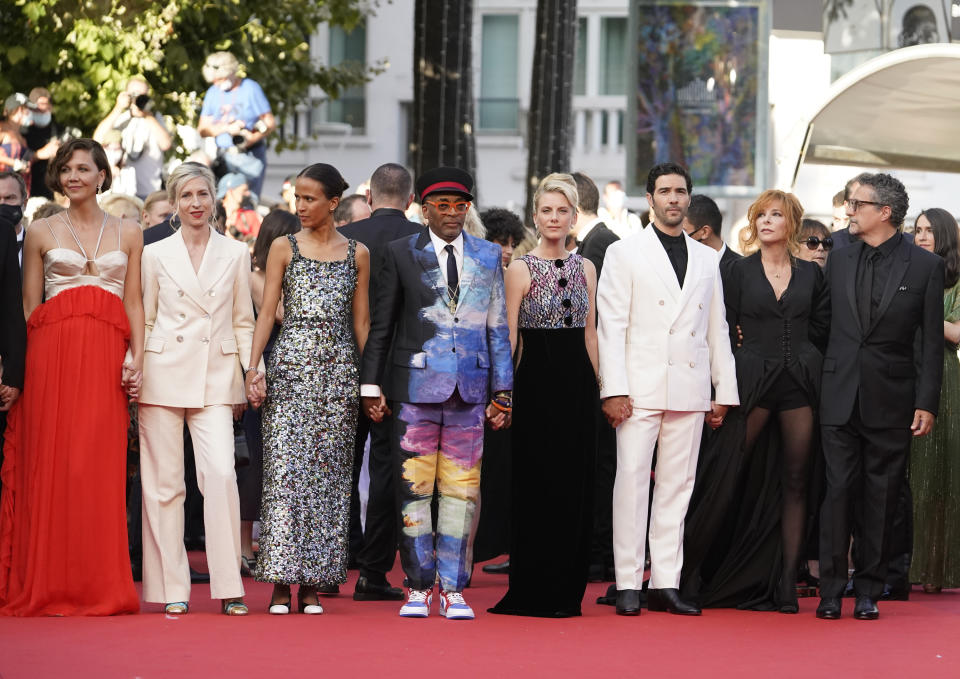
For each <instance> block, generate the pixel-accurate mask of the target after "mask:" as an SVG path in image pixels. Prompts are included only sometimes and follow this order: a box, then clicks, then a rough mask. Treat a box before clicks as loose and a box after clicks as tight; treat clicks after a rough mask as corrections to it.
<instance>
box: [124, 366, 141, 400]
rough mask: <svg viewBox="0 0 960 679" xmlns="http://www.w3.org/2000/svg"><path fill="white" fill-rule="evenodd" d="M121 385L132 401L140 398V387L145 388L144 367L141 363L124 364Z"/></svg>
mask: <svg viewBox="0 0 960 679" xmlns="http://www.w3.org/2000/svg"><path fill="white" fill-rule="evenodd" d="M120 385H121V386H122V387H123V390H124V391H125V392H126V394H127V396H128V397H129V399H130V400H131V401H136V400H137V399H138V398H140V387H142V386H143V367H142V364H141V361H136V360H134V361H127V362H125V363H124V364H123V370H122V371H121V378H120Z"/></svg>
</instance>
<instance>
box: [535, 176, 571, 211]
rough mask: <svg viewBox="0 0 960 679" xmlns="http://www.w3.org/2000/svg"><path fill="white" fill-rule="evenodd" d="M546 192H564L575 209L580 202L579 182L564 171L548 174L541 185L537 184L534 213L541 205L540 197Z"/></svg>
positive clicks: (564, 195)
mask: <svg viewBox="0 0 960 679" xmlns="http://www.w3.org/2000/svg"><path fill="white" fill-rule="evenodd" d="M546 193H560V194H563V197H564V198H566V199H567V202H568V203H570V207H572V208H573V209H574V210H576V209H577V205H578V204H579V203H580V196H579V195H578V194H577V182H576V181H575V180H574V178H573V176H571V175H569V174H566V173H564V172H554V173H552V174H548V175H547V176H546V177H544V178H543V180H541V182H540V185H539V186H537V191H536V193H534V194H533V211H534V213H536V211H537V208H538V207H539V205H540V199H541V198H542V197H543V195H544V194H546Z"/></svg>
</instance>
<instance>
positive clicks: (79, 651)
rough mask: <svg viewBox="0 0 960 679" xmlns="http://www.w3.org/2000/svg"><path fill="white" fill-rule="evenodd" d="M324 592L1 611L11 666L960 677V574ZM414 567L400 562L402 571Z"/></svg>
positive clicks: (380, 673)
mask: <svg viewBox="0 0 960 679" xmlns="http://www.w3.org/2000/svg"><path fill="white" fill-rule="evenodd" d="M350 575H351V582H349V583H347V585H346V586H345V587H342V588H341V589H342V591H343V592H344V594H341V595H339V596H336V597H324V598H322V603H323V606H324V609H325V610H326V613H325V614H324V615H322V616H315V617H311V618H307V617H305V616H302V615H296V614H291V615H289V616H286V617H278V616H270V615H267V614H266V612H265V611H266V608H267V602H268V600H269V596H270V589H271V588H270V586H268V585H263V584H260V583H256V582H254V581H253V580H249V579H246V580H245V581H244V582H245V585H246V586H247V602H248V604H250V608H251V613H252V614H251V615H250V616H249V617H247V618H227V617H225V616H222V615H219V613H218V610H219V609H218V602H214V601H211V600H210V599H209V598H207V597H208V596H209V588H208V587H207V586H205V585H198V586H195V587H194V595H193V601H192V602H191V612H190V614H189V615H187V616H184V617H182V618H167V617H165V616H164V615H163V614H162V613H160V612H159V611H160V610H161V608H160V606H159V605H154V604H147V605H144V606H143V609H142V611H141V613H140V614H139V615H133V616H125V617H114V618H40V619H37V618H33V619H11V618H0V677H2V679H21V678H27V677H29V678H31V679H32V678H36V677H40V678H43V677H64V676H69V677H97V678H98V679H111V678H113V677H143V678H144V679H150V678H153V677H164V678H166V677H227V676H231V677H237V679H244V678H247V677H250V678H260V677H280V676H316V677H343V678H347V677H391V678H392V677H417V678H418V679H423V678H424V677H434V676H435V677H437V678H438V679H447V677H456V678H457V679H461V678H463V677H490V678H491V679H507V678H508V677H524V679H533V678H535V677H547V676H550V677H556V676H561V677H605V676H609V677H611V678H613V677H622V676H643V677H651V678H654V677H655V678H657V679H660V678H664V677H711V678H712V677H746V678H752V677H804V679H810V678H811V677H816V676H824V675H829V676H836V677H843V678H844V679H854V678H859V677H871V678H880V677H905V678H906V679H921V678H922V679H933V678H936V677H950V678H952V679H956V678H957V677H960V590H953V591H949V592H946V593H943V594H940V595H927V594H923V593H922V592H920V591H919V590H915V591H914V593H913V598H912V599H911V601H909V602H890V603H881V606H880V616H881V617H880V620H878V621H875V622H863V621H857V620H853V618H852V617H851V614H852V612H853V602H852V601H851V600H845V601H844V605H845V608H844V616H845V617H844V618H843V619H842V620H839V621H826V620H817V619H815V618H814V615H813V611H814V608H815V607H816V602H817V600H816V599H801V603H800V608H801V612H800V615H795V616H788V615H780V614H778V613H757V612H743V611H730V610H708V611H706V613H705V614H704V615H703V617H701V618H682V617H677V616H672V615H669V614H666V613H649V612H647V611H644V612H643V615H641V616H640V617H639V618H623V617H618V616H616V615H614V613H613V609H612V608H610V607H607V606H597V605H595V604H594V603H593V602H594V601H595V600H596V597H597V596H599V595H600V594H601V593H602V592H603V591H604V590H605V589H606V585H599V584H597V585H590V587H589V588H588V589H587V596H586V598H585V604H584V616H583V617H582V618H573V619H567V620H540V619H530V618H517V617H510V616H497V615H491V614H488V613H486V608H487V607H489V606H491V605H493V604H494V603H496V601H497V600H498V599H499V597H500V595H501V594H502V593H503V591H504V590H505V588H506V578H505V577H504V576H491V575H486V574H483V573H481V571H480V569H479V567H477V569H476V575H475V577H474V586H473V587H471V588H470V589H468V590H467V591H466V592H465V595H466V597H467V601H468V602H469V603H470V604H471V605H472V606H473V607H474V610H476V611H477V616H478V617H477V619H476V620H474V621H450V620H445V619H443V618H441V617H439V616H438V615H436V611H437V603H438V602H437V601H436V599H435V600H434V609H433V610H434V615H433V616H431V617H430V618H428V619H426V620H409V619H404V618H400V617H399V616H398V615H397V610H398V609H399V604H398V603H394V602H354V601H353V600H352V598H351V596H350V593H352V591H353V580H354V579H355V578H356V572H355V571H351V573H350ZM401 580H402V575H401V573H400V572H399V569H397V570H395V571H394V573H393V574H392V576H391V581H392V582H393V583H394V584H399V582H400V581H401Z"/></svg>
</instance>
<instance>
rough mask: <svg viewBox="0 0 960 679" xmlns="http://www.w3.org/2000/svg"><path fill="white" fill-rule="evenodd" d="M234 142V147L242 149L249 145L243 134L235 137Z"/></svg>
mask: <svg viewBox="0 0 960 679" xmlns="http://www.w3.org/2000/svg"><path fill="white" fill-rule="evenodd" d="M232 140H233V145H234V146H236V147H238V148H241V149H242V148H243V147H244V145H245V144H246V143H247V139H246V137H244V136H243V135H242V134H235V135H233V137H232Z"/></svg>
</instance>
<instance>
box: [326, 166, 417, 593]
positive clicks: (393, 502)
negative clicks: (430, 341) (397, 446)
mask: <svg viewBox="0 0 960 679" xmlns="http://www.w3.org/2000/svg"><path fill="white" fill-rule="evenodd" d="M368 201H369V203H370V207H371V209H372V210H373V213H372V214H371V215H370V217H368V218H367V219H361V220H359V221H356V222H352V223H350V224H347V225H345V226H343V227H341V228H340V233H341V234H343V236H345V237H346V238H353V239H354V240H357V241H360V242H361V243H363V244H364V245H366V246H367V249H368V250H369V251H370V272H371V273H370V315H371V317H372V316H373V315H374V310H375V308H376V304H377V297H378V295H377V292H378V290H379V286H378V285H377V275H378V273H379V272H380V271H382V270H383V259H384V257H385V254H386V245H387V243H389V242H390V241H392V240H396V239H398V238H403V237H404V236H410V235H412V234H415V233H418V232H419V231H420V228H421V227H420V225H419V224H415V223H414V222H411V221H409V220H408V219H407V218H406V217H405V216H404V210H406V209H407V208H408V207H409V206H410V203H411V202H413V178H412V177H411V176H410V173H409V172H407V169H406V168H405V167H403V166H402V165H397V164H396V163H387V164H386V165H381V166H380V167H378V168H377V169H376V170H375V171H374V173H373V176H372V177H370V189H369V191H368ZM392 426H393V421H392V419H391V418H390V417H389V416H387V417H384V418H383V421H381V422H371V420H370V418H368V417H367V415H366V413H364V412H363V408H361V409H360V417H359V419H358V421H357V438H356V448H355V451H354V457H353V460H354V463H353V494H352V495H351V498H350V553H351V555H352V556H353V557H354V559H355V560H356V562H357V565H358V566H359V567H360V577H359V578H358V579H357V585H356V588H355V589H354V593H353V598H354V599H355V600H357V601H402V600H403V591H402V590H400V589H399V588H397V587H391V586H390V583H389V582H387V573H388V572H389V571H390V569H391V568H393V562H394V559H395V558H396V554H397V539H398V537H397V530H398V526H399V515H398V513H397V512H398V509H397V491H396V479H395V473H394V468H393V464H394V461H393V455H392V453H391V447H390V440H391V438H390V432H391V428H392ZM367 434H369V435H370V458H369V462H368V470H369V474H370V490H369V500H368V501H367V517H366V530H362V529H361V527H360V526H361V524H360V499H359V494H358V492H357V484H358V482H359V480H360V469H361V465H362V464H363V450H364V445H365V443H366V440H367Z"/></svg>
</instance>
